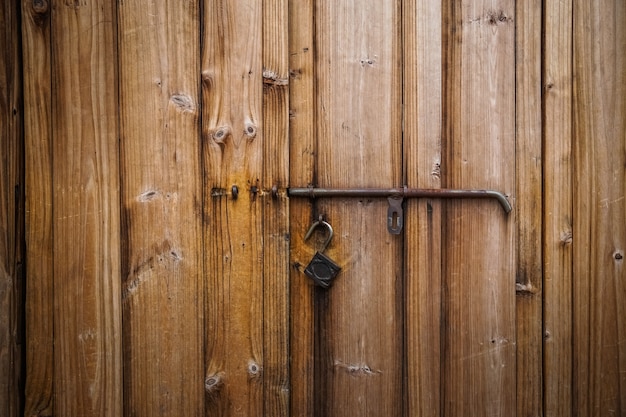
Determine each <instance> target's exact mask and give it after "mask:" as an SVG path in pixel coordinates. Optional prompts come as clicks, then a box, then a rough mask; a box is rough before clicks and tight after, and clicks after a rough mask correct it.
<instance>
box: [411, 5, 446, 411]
mask: <svg viewBox="0 0 626 417" xmlns="http://www.w3.org/2000/svg"><path fill="white" fill-rule="evenodd" d="M403 18H404V22H403V27H404V31H403V32H404V33H403V36H404V62H403V65H404V87H403V93H404V157H405V164H404V165H405V169H406V178H407V179H406V184H407V185H408V186H409V187H419V188H440V187H441V129H442V111H441V110H442V109H441V104H442V84H441V75H442V74H441V70H442V67H441V65H442V49H441V41H442V3H441V2H433V1H428V0H418V1H408V2H405V5H404V9H403ZM405 205H406V210H405V227H406V229H405V265H406V267H405V283H406V284H405V285H406V293H405V294H406V295H405V300H406V301H405V302H406V324H405V327H406V351H405V367H406V376H407V382H406V383H407V387H406V396H407V403H406V404H407V410H406V412H405V415H407V416H435V415H440V414H441V408H440V402H441V396H440V392H441V379H440V375H441V331H440V329H441V307H442V304H441V204H440V201H438V200H422V199H420V200H408V201H406V202H405Z"/></svg>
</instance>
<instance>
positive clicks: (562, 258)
mask: <svg viewBox="0 0 626 417" xmlns="http://www.w3.org/2000/svg"><path fill="white" fill-rule="evenodd" d="M544 13H545V15H544V33H545V34H544V36H545V38H544V46H543V48H544V57H543V86H542V88H543V118H544V125H543V142H544V149H543V152H544V157H543V162H544V165H543V167H544V168H543V222H544V224H543V277H544V306H543V309H544V316H543V318H544V332H545V333H544V355H543V360H544V370H545V375H544V413H545V415H546V416H555V417H559V416H562V417H566V416H571V415H572V408H571V406H572V382H573V381H572V376H573V374H572V299H571V296H570V295H571V294H572V239H573V237H572V221H573V220H572V201H573V200H572V193H573V187H572V169H573V167H572V139H571V138H572V107H571V100H572V91H571V90H572V85H571V76H572V64H571V63H572V3H571V1H554V0H548V1H546V2H544Z"/></svg>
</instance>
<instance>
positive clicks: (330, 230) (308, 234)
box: [304, 216, 333, 252]
mask: <svg viewBox="0 0 626 417" xmlns="http://www.w3.org/2000/svg"><path fill="white" fill-rule="evenodd" d="M320 226H324V227H326V229H328V237H327V238H326V241H325V242H324V246H323V247H322V249H321V250H320V252H324V251H325V250H326V247H327V246H328V244H329V243H330V240H331V239H332V238H333V227H332V226H331V225H330V223H328V222H325V221H324V220H322V216H320V218H319V220H318V221H316V222H314V223H313V224H312V225H311V227H310V228H309V231H308V232H306V235H304V241H305V242H306V241H307V240H308V239H309V238H310V237H311V235H312V234H313V232H314V231H315V229H317V228H318V227H320Z"/></svg>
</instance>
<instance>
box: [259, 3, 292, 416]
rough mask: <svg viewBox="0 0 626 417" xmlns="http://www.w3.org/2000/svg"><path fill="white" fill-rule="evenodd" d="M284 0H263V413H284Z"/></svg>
mask: <svg viewBox="0 0 626 417" xmlns="http://www.w3.org/2000/svg"><path fill="white" fill-rule="evenodd" d="M287 3H288V2H287V0H279V1H277V0H265V1H263V23H262V24H263V45H262V48H263V56H262V61H263V127H264V128H263V141H264V144H263V161H264V163H263V177H262V179H261V183H262V189H263V192H262V194H261V196H262V198H263V215H262V217H261V219H262V222H263V358H264V360H263V410H264V411H263V415H265V416H277V417H279V416H285V417H286V416H288V415H289V389H290V386H289V313H290V311H289V242H290V238H289V200H288V198H287V195H286V187H288V185H289V87H288V86H289V55H288V54H289V50H288V33H289V32H288V9H287V7H288V4H287ZM272 190H276V194H272Z"/></svg>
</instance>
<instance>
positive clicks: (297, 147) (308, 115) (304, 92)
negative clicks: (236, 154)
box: [288, 0, 317, 417]
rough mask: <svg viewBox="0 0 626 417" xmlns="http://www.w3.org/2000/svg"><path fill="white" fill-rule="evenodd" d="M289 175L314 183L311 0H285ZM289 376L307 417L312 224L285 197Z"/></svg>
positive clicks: (296, 409)
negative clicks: (307, 272)
mask: <svg viewBox="0 0 626 417" xmlns="http://www.w3.org/2000/svg"><path fill="white" fill-rule="evenodd" d="M288 7H289V68H290V84H289V112H290V123H289V137H290V140H289V143H290V151H289V161H290V164H289V178H290V184H291V185H293V186H296V187H297V186H306V185H308V184H314V183H315V177H316V173H315V166H316V165H315V163H316V155H317V148H316V147H317V141H316V137H317V135H316V130H315V128H316V126H315V83H314V58H315V52H314V45H315V41H314V31H315V25H314V20H313V15H314V4H313V1H312V0H309V1H300V0H290V1H289V6H288ZM289 213H290V231H289V235H290V242H291V250H290V255H291V259H290V262H291V264H292V266H293V267H292V269H291V277H290V282H291V285H290V289H289V290H290V310H291V315H290V331H289V346H290V357H291V363H290V377H291V378H290V381H291V415H292V416H302V417H312V416H313V412H314V405H315V402H314V401H315V395H314V394H315V393H314V372H313V370H314V342H315V316H314V312H315V304H314V293H315V291H314V287H313V285H312V283H311V280H310V279H309V278H307V277H306V276H305V275H304V274H303V270H304V268H305V267H306V265H307V263H308V262H309V261H310V259H311V256H312V253H311V249H310V244H309V243H307V242H304V241H303V238H304V234H305V233H306V229H308V228H309V226H310V224H311V221H312V219H311V213H312V207H311V202H310V201H309V200H305V199H292V200H291V201H290V210H289Z"/></svg>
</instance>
